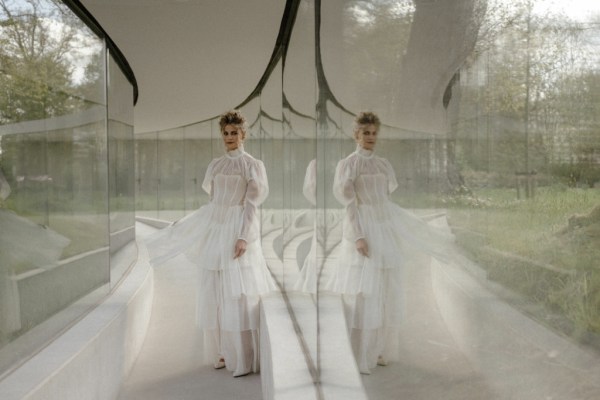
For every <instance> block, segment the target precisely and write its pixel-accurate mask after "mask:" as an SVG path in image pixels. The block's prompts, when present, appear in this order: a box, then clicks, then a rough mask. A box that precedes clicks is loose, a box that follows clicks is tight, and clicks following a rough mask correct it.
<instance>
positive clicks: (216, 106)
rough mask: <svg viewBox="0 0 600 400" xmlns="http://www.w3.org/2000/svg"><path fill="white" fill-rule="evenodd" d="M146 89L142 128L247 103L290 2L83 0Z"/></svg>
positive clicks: (138, 116)
mask: <svg viewBox="0 0 600 400" xmlns="http://www.w3.org/2000/svg"><path fill="white" fill-rule="evenodd" d="M81 3H82V4H83V5H84V6H85V7H86V8H87V9H88V11H89V12H90V13H91V14H93V15H94V17H95V18H96V19H97V20H98V22H99V23H100V25H102V27H103V28H104V30H105V31H106V32H107V33H108V35H109V36H110V37H111V38H112V40H113V41H114V42H115V43H116V45H117V46H118V47H119V49H120V50H121V51H122V52H123V54H124V55H125V57H126V58H127V61H128V62H129V64H130V66H131V68H132V69H133V71H134V73H135V76H136V79H137V82H138V87H139V98H138V102H137V104H136V107H135V117H134V118H135V131H136V133H142V132H152V131H156V130H164V129H170V128H173V127H178V126H183V125H187V124H191V123H194V122H197V121H201V120H204V119H207V118H211V117H214V116H216V115H219V114H220V113H222V112H223V111H224V110H226V109H228V108H231V107H232V104H233V105H236V104H240V103H241V102H242V101H243V100H245V99H246V97H247V96H248V95H249V94H250V93H251V92H252V90H254V88H255V86H256V84H257V82H258V81H259V79H260V77H261V76H262V74H263V72H264V71H265V68H266V66H267V64H268V62H269V60H270V57H271V54H272V52H273V48H274V46H275V42H276V39H277V35H278V32H279V26H280V23H281V18H282V15H283V12H284V8H285V2H284V1H277V0H261V1H238V0H219V1H217V0H208V1H206V0H205V1H199V0H189V1H185V0H82V1H81Z"/></svg>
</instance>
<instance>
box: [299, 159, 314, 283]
mask: <svg viewBox="0 0 600 400" xmlns="http://www.w3.org/2000/svg"><path fill="white" fill-rule="evenodd" d="M302 193H303V194H304V197H306V199H307V200H308V201H309V202H310V204H312V205H313V207H314V206H316V205H317V160H315V159H313V160H312V161H311V162H309V163H308V167H306V174H305V176H304V185H303V186H302ZM310 212H312V213H313V214H314V209H312V210H310ZM293 289H294V290H296V291H300V292H305V293H311V294H315V293H317V219H316V218H315V216H314V215H313V231H312V240H311V243H310V250H309V251H308V255H307V256H306V258H305V259H304V263H303V264H302V268H301V269H300V273H299V274H298V279H297V280H296V282H295V283H294V287H293Z"/></svg>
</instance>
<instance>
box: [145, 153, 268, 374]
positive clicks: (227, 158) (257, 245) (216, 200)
mask: <svg viewBox="0 0 600 400" xmlns="http://www.w3.org/2000/svg"><path fill="white" fill-rule="evenodd" d="M202 188H203V189H204V190H205V191H206V192H207V193H209V194H210V198H211V200H210V202H209V203H208V204H206V205H204V206H203V207H201V208H199V209H198V210H197V211H195V212H194V213H192V214H189V215H188V216H186V217H184V218H182V219H181V220H179V221H177V222H175V223H174V224H173V225H171V226H169V227H167V228H165V229H163V230H161V231H159V232H157V233H156V234H154V235H152V236H151V237H150V238H149V239H148V240H147V241H146V245H147V247H148V252H149V255H150V261H151V263H152V264H153V265H159V264H161V263H163V262H164V261H166V260H167V259H170V258H172V257H174V256H176V255H179V254H181V253H183V254H185V256H186V258H187V259H188V260H189V261H191V262H192V263H194V264H195V265H196V266H197V267H198V279H199V280H198V292H197V315H196V320H197V323H198V327H199V328H200V329H202V330H203V331H204V332H205V335H206V336H207V337H209V338H212V342H211V343H210V344H208V345H207V346H208V347H207V348H205V353H206V354H209V355H210V357H214V358H216V357H217V356H222V357H223V358H224V359H225V364H226V368H227V369H228V370H229V371H232V372H233V375H234V376H241V375H245V374H247V373H250V372H258V371H259V336H258V329H259V300H260V296H261V295H263V294H266V293H268V292H271V291H274V290H276V286H275V282H274V281H273V278H272V277H271V274H270V272H269V270H268V268H267V264H266V262H265V259H264V256H263V253H262V248H261V241H260V226H259V216H258V212H257V211H258V207H259V206H260V204H261V203H262V202H263V201H264V200H265V198H266V197H267V194H268V191H269V189H268V183H267V174H266V171H265V167H264V165H263V163H262V162H261V161H260V160H257V159H255V158H253V157H252V156H251V155H250V154H248V153H246V152H245V151H244V150H243V148H239V149H237V150H233V151H230V152H228V153H227V154H226V155H224V156H222V157H219V158H216V159H214V160H212V161H211V163H210V164H209V166H208V169H207V171H206V176H205V178H204V182H203V184H202ZM238 239H243V240H245V241H246V242H247V248H246V252H245V253H244V254H243V255H242V256H241V257H239V258H237V259H234V258H233V257H234V247H235V243H236V241H237V240H238ZM205 345H206V340H205ZM214 358H212V359H213V360H214Z"/></svg>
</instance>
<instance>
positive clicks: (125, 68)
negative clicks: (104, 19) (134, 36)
mask: <svg viewBox="0 0 600 400" xmlns="http://www.w3.org/2000/svg"><path fill="white" fill-rule="evenodd" d="M62 2H63V3H64V4H65V5H66V6H67V7H69V8H70V9H71V11H73V13H75V15H77V16H78V17H79V18H80V19H81V20H82V21H83V22H84V23H85V24H86V25H87V26H88V27H89V28H90V29H91V30H92V31H93V32H94V33H95V34H96V35H98V36H99V37H101V38H103V39H104V40H105V41H106V48H107V49H108V50H109V51H110V54H111V55H112V57H113V58H114V60H115V62H116V63H117V65H118V66H119V68H120V69H121V71H122V72H123V74H124V75H125V77H126V78H127V80H128V81H129V83H131V85H132V86H133V105H135V104H136V103H137V100H138V96H139V90H138V84H137V80H136V79H135V74H134V73H133V69H131V66H130V65H129V62H127V59H126V58H125V55H124V54H123V52H121V50H120V49H119V47H118V46H117V45H116V44H115V42H113V40H112V39H111V37H110V36H109V35H108V33H106V31H105V30H104V28H102V25H100V23H99V22H98V21H97V20H96V18H94V16H93V15H92V14H91V13H90V12H89V11H88V10H87V9H86V8H85V7H84V6H83V4H81V2H80V1H79V0H62Z"/></svg>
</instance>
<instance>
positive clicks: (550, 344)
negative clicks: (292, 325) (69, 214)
mask: <svg viewBox="0 0 600 400" xmlns="http://www.w3.org/2000/svg"><path fill="white" fill-rule="evenodd" d="M295 4H296V5H297V6H298V7H297V9H296V11H297V14H296V15H295V24H294V26H293V30H292V34H291V36H290V39H289V41H288V42H284V43H285V45H284V48H285V51H284V52H283V53H284V54H285V56H284V57H283V58H282V60H281V61H277V65H276V66H275V67H274V68H273V71H274V72H273V73H272V75H271V76H270V79H269V80H268V81H267V83H266V84H265V86H264V87H263V88H262V91H261V92H260V93H259V95H257V96H255V97H252V98H250V99H248V101H247V102H246V103H244V105H243V107H242V111H243V112H244V113H245V114H246V116H247V117H248V118H249V120H250V121H251V133H250V135H249V136H250V137H249V138H248V140H247V143H246V150H247V151H248V152H250V153H251V154H253V155H255V156H256V157H258V158H260V159H262V160H263V161H264V162H265V165H266V167H267V173H268V175H269V181H270V186H271V193H270V196H269V199H268V200H267V202H265V204H264V205H263V207H262V220H263V224H262V228H263V247H264V248H265V254H268V257H271V259H270V260H268V261H269V266H270V267H271V268H272V272H273V274H274V275H275V276H276V277H277V280H278V282H279V283H280V286H281V288H282V289H283V290H284V291H285V293H286V294H287V296H288V299H289V300H290V301H291V302H292V307H291V310H292V312H295V311H298V312H300V311H299V310H300V308H294V306H293V305H294V304H303V303H302V302H303V301H306V300H308V301H311V302H313V304H314V305H315V308H314V316H313V317H310V318H307V319H305V321H310V323H307V324H305V325H302V323H301V322H300V325H301V326H300V331H301V332H302V333H303V335H304V343H305V344H306V345H307V346H308V348H307V349H305V350H307V352H308V353H312V358H313V361H314V362H315V364H314V365H313V366H314V367H315V370H316V371H317V376H316V377H315V380H316V382H318V368H319V362H318V359H319V353H318V348H319V344H318V343H319V342H320V340H321V338H320V337H318V335H317V332H318V325H319V323H322V322H323V320H322V319H319V313H321V312H322V313H323V314H322V315H321V316H322V317H325V316H326V315H327V312H329V310H330V309H329V308H320V307H318V305H319V304H321V305H323V304H325V303H319V301H326V299H327V298H330V296H336V295H338V294H335V291H332V290H331V288H332V287H331V286H330V285H329V284H328V283H330V282H331V280H332V279H334V278H333V277H334V275H335V271H336V269H338V268H340V262H339V260H340V259H341V257H342V256H344V255H343V254H340V251H342V249H343V246H341V243H342V237H343V233H342V227H343V225H344V223H345V222H344V218H345V215H346V214H347V212H348V210H347V209H346V207H345V205H342V204H341V203H340V202H339V201H338V200H337V199H336V198H335V196H334V195H333V190H332V187H333V184H334V173H335V170H336V166H337V164H338V162H339V161H340V160H342V159H343V158H345V157H347V156H348V155H350V154H352V153H353V152H354V151H355V150H356V146H357V145H356V142H355V138H354V126H353V120H354V117H355V115H356V114H357V113H358V112H359V111H363V110H367V111H374V112H375V113H377V114H378V115H379V117H380V119H381V121H382V125H381V127H380V129H379V132H378V140H377V145H376V153H375V154H376V155H377V156H380V157H383V158H385V159H386V160H387V161H388V162H389V165H390V166H391V169H393V171H394V176H395V180H396V182H397V188H395V187H394V189H395V190H393V191H392V192H391V193H389V198H390V200H391V201H392V202H393V203H394V204H396V205H398V206H400V207H402V210H404V211H405V212H406V213H407V214H410V218H411V219H409V221H413V222H414V221H415V220H418V221H420V223H422V224H423V225H424V226H427V227H428V228H427V229H428V230H429V231H430V232H432V234H433V235H434V236H435V235H437V234H439V235H440V236H442V237H446V238H447V237H450V238H451V239H452V240H451V241H452V243H451V245H448V247H439V248H431V245H430V243H426V242H423V241H419V238H418V237H417V240H416V241H417V243H416V247H417V248H418V249H419V250H421V252H420V253H419V257H420V258H409V257H408V256H407V254H409V253H408V252H404V247H403V246H404V245H406V244H407V242H401V244H400V245H398V249H399V250H398V251H397V254H398V255H399V257H398V260H399V261H398V263H397V264H398V265H397V267H398V269H399V270H400V272H399V275H398V277H400V278H399V280H398V281H397V282H396V285H397V286H395V287H394V290H396V291H397V293H399V296H398V298H399V300H398V303H394V304H395V305H394V306H393V307H396V308H393V310H392V312H395V313H397V314H399V315H400V316H401V317H400V319H399V321H400V323H398V320H396V322H395V324H396V325H394V326H393V328H394V329H392V330H390V332H393V335H395V336H394V337H393V340H392V341H391V342H390V343H392V344H393V345H394V346H395V352H396V353H397V354H398V357H397V358H392V357H390V360H389V365H387V366H386V367H385V368H384V367H375V368H371V370H370V371H369V372H370V373H371V374H370V375H367V374H366V373H365V374H364V376H363V378H364V379H363V384H364V386H365V388H366V390H367V393H368V396H369V397H370V398H389V396H390V391H393V390H395V389H398V388H400V389H398V390H401V391H402V393H403V394H404V395H406V397H409V398H437V397H440V396H446V397H449V398H454V397H456V398H459V397H460V398H465V397H472V398H498V399H504V398H550V397H556V396H558V397H562V398H568V397H569V396H570V394H572V393H575V392H577V393H579V392H581V393H590V392H593V393H597V388H595V387H594V386H593V384H592V383H590V382H592V380H590V379H591V378H590V377H589V376H587V375H586V373H585V372H581V374H579V373H577V374H578V375H577V376H576V377H575V375H573V374H572V371H575V370H577V371H584V370H585V368H584V364H583V361H581V360H582V357H581V356H582V355H585V354H592V353H594V352H596V351H597V350H598V349H599V348H600V341H599V340H598V334H599V333H600V332H599V326H600V322H599V321H600V315H598V310H600V303H599V302H600V295H599V294H598V293H600V286H599V285H600V276H599V275H598V261H597V260H598V257H597V255H598V254H597V252H598V250H597V248H599V246H598V244H599V238H598V229H599V225H598V223H599V221H598V215H599V211H598V210H599V209H598V207H599V204H600V198H599V196H600V192H599V191H598V180H599V179H600V158H599V157H598V152H599V151H600V150H599V146H600V133H599V132H600V130H599V129H598V128H599V126H598V116H597V115H598V112H597V111H598V110H597V109H596V108H597V107H598V99H599V98H600V97H599V93H600V92H599V90H600V85H598V82H596V80H597V78H598V75H599V74H598V72H599V71H598V58H597V54H598V46H599V44H598V35H599V32H598V15H600V14H599V13H600V9H597V8H595V6H593V5H591V4H587V3H585V2H581V5H579V4H580V3H579V2H578V3H577V5H576V6H575V5H573V6H572V7H568V8H567V7H564V6H563V5H561V4H558V3H557V2H550V1H545V0H513V1H508V2H507V1H491V0H490V1H483V0H448V1H444V2H440V1H427V0H415V1H409V0H406V1H402V0H401V1H387V0H381V1H370V2H365V1H327V2H320V1H302V2H299V3H295ZM234 106H235V105H232V107H234ZM136 149H137V151H136V160H137V169H136V174H137V175H136V176H137V180H136V182H137V184H138V185H137V193H138V199H137V204H138V212H140V214H141V215H148V216H152V217H154V218H160V219H163V218H164V219H169V220H173V219H177V218H179V217H180V216H182V215H184V214H186V213H189V212H191V211H193V210H195V209H196V208H197V207H198V206H199V205H202V204H204V203H205V202H207V201H208V197H207V195H206V194H205V193H202V191H201V190H200V189H199V186H198V181H199V180H201V179H202V177H203V175H204V170H205V168H206V166H207V165H208V163H209V162H210V160H211V159H212V158H215V157H217V156H220V155H221V154H223V146H222V144H221V139H220V134H219V130H218V126H217V124H216V118H215V119H211V120H209V121H203V122H199V123H197V124H193V125H190V126H187V127H183V128H177V129H174V130H171V131H167V132H153V133H145V134H140V135H138V136H136ZM312 161H314V163H312ZM311 177H313V178H311ZM387 179H391V178H389V177H388V178H387ZM392 186H393V185H392ZM415 226H417V225H415ZM418 226H421V225H418ZM409 236H410V235H409ZM386 238H387V237H386ZM406 240H409V239H406ZM413 240H414V237H413ZM384 241H385V240H384ZM386 243H387V242H386ZM394 243H395V242H394ZM384 244H385V243H384ZM412 244H413V245H415V243H412ZM444 244H446V243H444ZM379 245H380V243H375V244H374V247H377V246H379ZM394 246H396V244H394ZM409 247H410V246H409ZM441 252H443V253H445V254H440V253H441ZM410 254H412V253H410ZM432 255H434V256H433V257H432ZM403 257H406V259H410V262H408V261H405V260H404V261H403ZM381 307H382V309H386V312H389V310H390V309H391V308H392V305H390V304H387V305H386V304H381ZM347 317H348V315H347ZM386 328H389V327H387V326H386ZM388 333H389V332H388ZM311 346H313V347H311ZM393 353H394V352H390V353H389V354H390V355H391V354H393ZM386 354H387V353H386ZM578 360H579V361H578ZM566 371H571V372H569V373H566ZM363 372H366V371H363ZM574 380H577V382H582V381H583V382H584V383H581V384H579V385H578V386H576V385H575V384H574ZM398 393H399V392H398ZM441 393H443V395H442V394H441Z"/></svg>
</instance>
